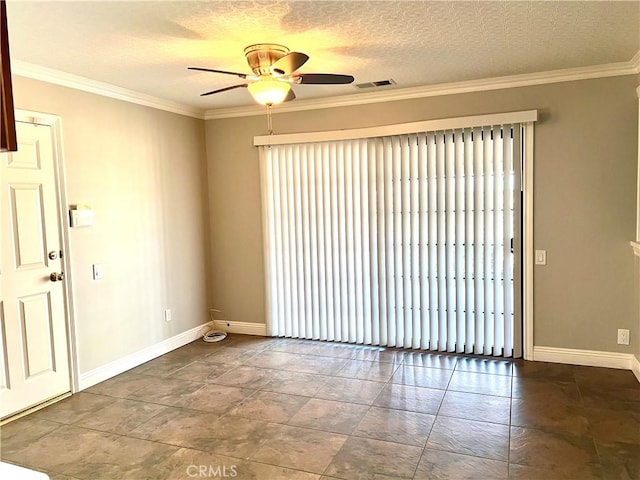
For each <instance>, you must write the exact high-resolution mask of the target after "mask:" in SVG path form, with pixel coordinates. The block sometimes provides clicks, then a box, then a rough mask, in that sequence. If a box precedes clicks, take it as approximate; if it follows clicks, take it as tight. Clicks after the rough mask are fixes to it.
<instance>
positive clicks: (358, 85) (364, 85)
mask: <svg viewBox="0 0 640 480" xmlns="http://www.w3.org/2000/svg"><path fill="white" fill-rule="evenodd" d="M395 84H396V82H395V80H393V79H391V78H390V79H388V80H378V81H376V82H364V83H356V84H355V87H356V88H360V89H366V88H378V87H386V86H387V85H395Z"/></svg>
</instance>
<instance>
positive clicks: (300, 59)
mask: <svg viewBox="0 0 640 480" xmlns="http://www.w3.org/2000/svg"><path fill="white" fill-rule="evenodd" d="M307 60H309V55H305V54H304V53H300V52H291V53H288V54H287V55H285V56H284V57H282V58H280V60H278V61H276V62H275V63H274V64H273V65H271V72H272V73H275V74H276V75H291V74H292V73H293V72H295V71H296V70H298V69H299V68H300V67H301V66H302V65H304V64H305V62H306V61H307Z"/></svg>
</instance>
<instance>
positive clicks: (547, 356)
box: [533, 346, 638, 373]
mask: <svg viewBox="0 0 640 480" xmlns="http://www.w3.org/2000/svg"><path fill="white" fill-rule="evenodd" d="M533 360H535V361H536V362H553V363H566V364H570V365H586V366H589V367H605V368H619V369H623V370H633V369H634V365H635V364H636V363H637V362H638V359H637V358H636V356H635V355H633V354H632V353H617V352H601V351H597V350H577V349H572V348H556V347H538V346H536V347H534V349H533ZM634 373H635V372H634Z"/></svg>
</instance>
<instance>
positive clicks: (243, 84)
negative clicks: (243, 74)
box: [200, 83, 249, 97]
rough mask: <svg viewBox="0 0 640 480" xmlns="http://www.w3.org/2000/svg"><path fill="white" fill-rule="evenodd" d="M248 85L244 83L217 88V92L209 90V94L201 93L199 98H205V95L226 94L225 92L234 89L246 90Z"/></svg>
mask: <svg viewBox="0 0 640 480" xmlns="http://www.w3.org/2000/svg"><path fill="white" fill-rule="evenodd" d="M248 86H249V85H247V84H246V83H242V84H240V85H233V86H231V87H225V88H219V89H218V90H211V91H210V92H205V93H201V94H200V96H201V97H205V96H207V95H213V94H214V93H220V92H226V91H227V90H233V89H234V88H247V87H248Z"/></svg>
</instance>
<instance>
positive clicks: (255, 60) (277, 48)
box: [244, 43, 289, 75]
mask: <svg viewBox="0 0 640 480" xmlns="http://www.w3.org/2000/svg"><path fill="white" fill-rule="evenodd" d="M288 53H289V49H288V48H287V47H285V46H284V45H278V44H276V43H257V44H255V45H250V46H248V47H247V48H245V49H244V56H245V57H246V59H247V63H249V66H250V67H251V70H252V71H253V73H254V74H256V75H270V74H271V70H270V67H271V65H273V64H274V63H275V62H277V61H278V60H280V59H281V58H282V57H284V56H285V55H286V54H288Z"/></svg>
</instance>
